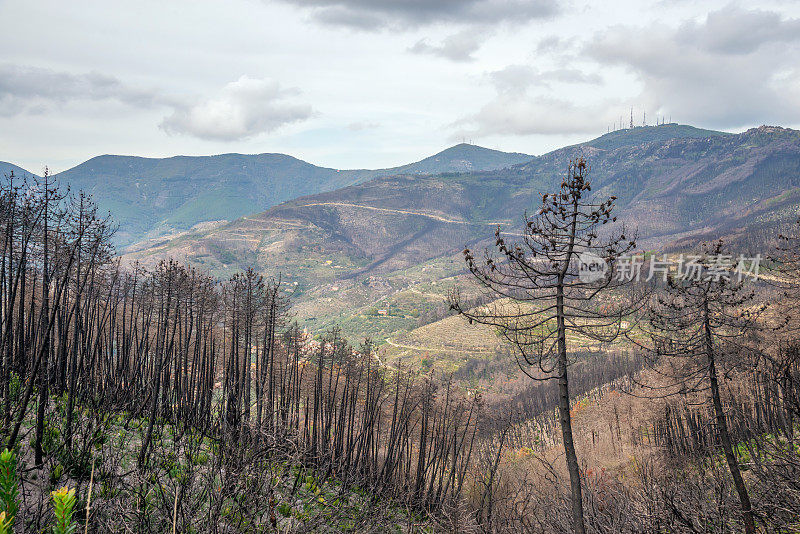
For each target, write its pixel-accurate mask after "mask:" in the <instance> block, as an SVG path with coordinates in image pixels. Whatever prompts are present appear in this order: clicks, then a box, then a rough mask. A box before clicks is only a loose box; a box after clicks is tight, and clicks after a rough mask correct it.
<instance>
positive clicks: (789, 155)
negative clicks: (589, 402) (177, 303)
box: [131, 125, 800, 287]
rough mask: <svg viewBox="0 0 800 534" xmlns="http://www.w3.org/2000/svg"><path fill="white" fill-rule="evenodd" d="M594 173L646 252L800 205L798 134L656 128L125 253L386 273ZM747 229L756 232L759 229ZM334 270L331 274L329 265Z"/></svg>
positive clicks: (478, 235)
mask: <svg viewBox="0 0 800 534" xmlns="http://www.w3.org/2000/svg"><path fill="white" fill-rule="evenodd" d="M579 155H583V156H584V157H586V158H587V160H588V162H589V164H590V167H591V179H592V183H593V185H594V187H593V191H594V192H596V193H597V194H598V195H600V196H610V195H614V196H617V197H618V200H617V213H618V214H619V216H620V222H625V223H626V224H627V225H628V226H629V227H634V228H637V229H638V232H639V235H640V246H641V247H643V248H645V249H663V248H669V247H680V246H687V245H689V244H691V243H693V242H694V241H696V240H700V239H704V238H707V237H709V236H712V237H713V236H715V235H729V236H733V237H736V238H737V239H738V242H739V244H742V245H747V243H748V239H750V240H751V241H752V239H753V236H755V235H757V233H753V231H755V230H756V229H758V228H761V229H762V230H763V229H771V228H774V227H775V225H776V224H778V222H781V223H783V222H786V221H789V220H792V219H793V218H794V217H795V216H796V214H797V212H798V206H800V132H797V131H794V130H789V129H783V128H777V127H761V128H758V129H753V130H748V131H747V132H744V133H742V134H736V135H732V134H724V133H722V132H710V131H708V130H699V129H695V128H692V127H688V126H679V125H662V126H655V127H643V128H636V129H633V130H625V131H618V132H612V133H610V134H607V135H605V136H602V137H600V138H598V139H595V140H593V141H590V142H587V143H583V144H580V145H574V146H571V147H566V148H563V149H559V150H556V151H554V152H550V153H548V154H545V155H543V156H540V157H537V158H534V159H532V160H530V161H528V162H525V163H522V164H518V165H514V166H511V167H508V168H504V169H498V170H494V171H482V172H471V173H458V174H454V173H450V174H439V175H424V176H413V175H398V176H387V177H381V178H376V179H373V180H369V181H366V182H363V183H360V184H355V185H351V186H348V187H344V188H341V189H337V190H334V191H329V192H324V193H319V194H316V195H310V196H305V197H301V198H298V199H294V200H291V201H288V202H285V203H283V204H280V205H278V206H275V207H273V208H271V209H269V210H267V211H265V212H263V213H260V214H258V215H253V216H248V217H245V218H243V219H240V220H237V221H234V222H231V223H228V224H225V225H221V226H217V227H214V228H210V229H203V230H202V231H197V232H190V233H188V234H186V235H183V236H181V237H179V238H176V239H172V240H168V241H165V242H161V243H158V244H157V246H153V247H150V248H147V249H146V250H141V251H139V252H136V253H134V254H132V255H131V257H136V258H139V259H144V260H153V259H155V258H158V257H164V256H168V255H175V256H179V257H183V258H185V259H187V260H188V261H190V262H194V263H196V264H198V265H202V266H204V267H205V268H208V269H210V270H212V271H216V272H220V273H227V272H229V271H232V270H236V269H238V268H240V267H242V266H243V265H246V264H250V263H256V264H258V265H259V266H261V267H262V268H263V269H264V270H265V271H266V272H271V273H273V274H274V273H278V272H281V273H283V274H284V276H288V277H290V278H291V279H294V280H298V281H299V283H301V284H303V285H306V286H307V287H313V286H314V285H316V284H319V283H329V282H331V281H334V280H337V279H340V280H341V279H348V278H353V277H357V276H359V275H370V274H376V273H388V272H392V271H396V270H401V269H406V268H409V267H411V266H414V265H418V264H420V263H422V262H426V261H430V260H432V259H435V258H437V257H442V256H446V255H448V254H452V253H453V252H455V251H457V250H459V249H460V248H462V247H463V246H464V245H465V244H474V243H476V242H479V241H481V240H482V239H486V238H487V237H490V236H491V235H492V233H493V231H494V228H495V227H496V226H497V225H498V224H499V225H500V226H501V227H502V228H503V229H504V230H505V231H509V232H511V233H514V232H519V227H520V226H521V220H522V215H523V213H524V212H525V210H533V209H535V208H537V207H538V205H539V203H540V199H541V195H542V193H544V192H547V191H552V190H553V189H554V188H557V187H558V184H559V183H560V181H561V179H562V178H563V176H564V174H565V171H566V167H567V164H568V162H569V160H570V159H571V158H575V157H577V156H579ZM751 230H752V231H751ZM330 264H332V265H334V266H338V268H337V269H330V268H328V269H326V268H323V266H325V265H330Z"/></svg>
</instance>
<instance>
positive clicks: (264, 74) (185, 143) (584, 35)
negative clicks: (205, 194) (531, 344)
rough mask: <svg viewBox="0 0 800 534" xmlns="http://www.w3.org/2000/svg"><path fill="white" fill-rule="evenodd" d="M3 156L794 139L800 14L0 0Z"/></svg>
mask: <svg viewBox="0 0 800 534" xmlns="http://www.w3.org/2000/svg"><path fill="white" fill-rule="evenodd" d="M0 27H2V31H0V160H3V161H8V162H11V163H15V164H17V165H20V166H21V167H23V168H26V169H27V170H29V171H31V172H36V173H38V172H41V170H42V169H43V168H44V166H45V165H47V166H49V167H50V168H51V169H52V170H54V171H56V172H58V171H61V170H65V169H67V168H70V167H72V166H74V165H76V164H78V163H81V162H83V161H85V160H87V159H89V158H91V157H93V156H97V155H102V154H126V155H137V156H147V157H166V156H172V155H179V154H180V155H208V154H219V153H229V152H238V153H264V152H281V153H287V154H291V155H293V156H295V157H298V158H300V159H303V160H306V161H309V162H311V163H314V164H316V165H322V166H326V167H333V168H383V167H391V166H396V165H401V164H405V163H409V162H412V161H416V160H419V159H422V158H423V157H426V156H428V155H431V154H433V153H435V152H438V151H440V150H442V149H444V148H446V147H448V146H451V145H453V144H456V143H458V142H462V141H468V142H472V143H474V144H478V145H481V146H486V147H489V148H495V149H499V150H505V151H517V152H524V153H528V154H534V155H538V154H542V153H544V152H547V151H549V150H553V149H555V148H559V147H561V146H564V145H567V144H571V143H576V142H580V141H584V140H587V139H591V138H594V137H597V136H598V135H601V134H603V133H605V132H606V131H607V130H608V129H609V128H611V129H613V128H614V127H618V126H619V122H620V119H622V122H623V125H625V126H627V125H628V123H629V120H630V113H631V108H632V109H633V113H634V121H635V123H636V124H642V123H643V121H644V120H645V118H646V121H647V123H648V124H654V123H655V122H656V121H657V120H661V119H662V118H665V119H666V120H672V121H674V122H679V123H682V124H692V125H695V126H698V127H704V128H713V129H721V130H726V131H733V132H737V131H743V130H745V129H747V128H750V127H754V126H759V125H761V124H770V125H779V126H785V127H794V128H798V127H800V2H797V1H795V0H774V1H764V2H758V1H749V2H729V1H720V2H716V1H713V0H709V1H691V0H673V1H667V0H655V1H651V2H648V1H629V2H628V1H604V2H600V1H597V2H580V1H564V2H562V1H560V0H224V1H222V0H220V1H212V0H186V1H184V0H158V1H151V0H136V1H130V2H129V1H122V0H112V1H109V0H99V1H83V0H71V1H70V2H64V1H61V0H0Z"/></svg>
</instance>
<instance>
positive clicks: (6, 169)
mask: <svg viewBox="0 0 800 534" xmlns="http://www.w3.org/2000/svg"><path fill="white" fill-rule="evenodd" d="M11 171H14V176H35V174H33V173H32V172H30V171H26V170H25V169H23V168H22V167H17V166H16V165H14V164H13V163H7V162H5V161H0V178H5V177H7V176H8V175H9V174H11Z"/></svg>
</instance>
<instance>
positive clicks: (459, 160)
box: [384, 143, 533, 174]
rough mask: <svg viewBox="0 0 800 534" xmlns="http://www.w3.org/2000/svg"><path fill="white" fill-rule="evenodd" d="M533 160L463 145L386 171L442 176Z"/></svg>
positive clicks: (515, 154) (488, 169)
mask: <svg viewBox="0 0 800 534" xmlns="http://www.w3.org/2000/svg"><path fill="white" fill-rule="evenodd" d="M532 159H533V156H530V155H528V154H520V153H519V152H501V151H499V150H492V149H490V148H483V147H480V146H477V145H471V144H466V143H461V144H458V145H456V146H453V147H450V148H448V149H446V150H443V151H442V152H439V153H438V154H435V155H433V156H430V157H427V158H425V159H423V160H422V161H418V162H416V163H411V164H409V165H403V166H401V167H395V168H393V169H386V170H384V173H386V174H440V173H445V172H470V171H493V170H496V169H504V168H506V167H510V166H511V165H515V164H517V163H525V162H526V161H530V160H532Z"/></svg>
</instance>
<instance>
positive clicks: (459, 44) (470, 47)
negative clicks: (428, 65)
mask: <svg viewBox="0 0 800 534" xmlns="http://www.w3.org/2000/svg"><path fill="white" fill-rule="evenodd" d="M485 37H486V32H481V31H477V30H474V29H471V28H468V29H466V30H463V31H460V32H458V33H454V34H452V35H448V36H447V37H445V38H444V40H442V42H441V44H438V45H432V44H430V43H428V41H427V40H426V39H422V40H420V41H417V43H416V44H415V45H414V46H412V47H411V48H409V51H410V52H413V53H415V54H430V55H433V56H439V57H443V58H445V59H449V60H452V61H472V60H474V59H475V58H474V57H473V56H472V54H474V53H475V52H477V51H478V49H479V48H480V47H481V43H482V42H483V40H484V38H485Z"/></svg>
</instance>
